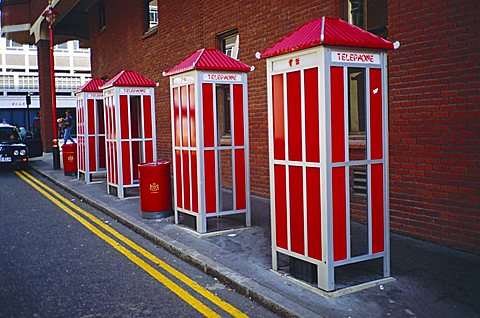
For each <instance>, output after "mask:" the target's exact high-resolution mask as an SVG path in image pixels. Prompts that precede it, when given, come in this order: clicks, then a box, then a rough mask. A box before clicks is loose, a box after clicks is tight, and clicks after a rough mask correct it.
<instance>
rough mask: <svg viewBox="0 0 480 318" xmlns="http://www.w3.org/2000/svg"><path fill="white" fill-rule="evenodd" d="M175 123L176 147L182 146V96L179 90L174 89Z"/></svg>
mask: <svg viewBox="0 0 480 318" xmlns="http://www.w3.org/2000/svg"><path fill="white" fill-rule="evenodd" d="M173 122H174V126H175V146H177V147H179V146H180V138H181V127H182V125H181V122H180V96H179V95H178V88H174V89H173Z"/></svg>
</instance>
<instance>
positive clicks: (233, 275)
mask: <svg viewBox="0 0 480 318" xmlns="http://www.w3.org/2000/svg"><path fill="white" fill-rule="evenodd" d="M31 169H32V170H34V171H36V172H37V173H39V174H40V175H42V176H43V177H45V178H46V179H48V180H49V181H51V182H53V183H54V184H56V185H57V186H59V187H60V188H62V189H63V190H65V191H67V192H68V193H70V194H72V195H74V196H75V197H77V198H79V199H81V200H83V201H84V202H85V203H87V204H88V205H90V206H92V207H93V208H95V209H97V210H99V211H101V212H103V213H104V214H106V215H108V216H109V217H111V218H113V219H114V220H116V221H117V222H119V223H121V224H123V225H125V226H126V227H128V228H129V229H131V230H133V231H134V232H136V233H138V234H140V235H142V236H143V237H145V238H146V239H148V240H149V241H151V242H153V243H154V244H156V245H158V246H160V247H162V248H164V249H165V250H167V251H168V252H170V253H172V254H173V255H175V256H177V257H179V258H180V259H182V260H183V261H185V262H187V263H189V264H191V265H193V266H195V267H197V268H199V269H200V270H202V271H203V272H204V273H206V274H208V275H210V276H214V277H216V278H218V279H219V281H221V282H222V283H224V284H225V285H227V286H229V287H231V288H233V289H235V290H236V291H237V292H239V293H240V294H242V295H244V296H247V297H250V298H251V299H253V300H254V301H256V302H258V303H259V304H261V305H262V306H264V307H266V308H267V309H269V310H271V311H273V312H274V313H276V314H278V315H280V316H282V317H323V316H320V315H319V314H317V313H315V312H312V311H310V310H309V309H307V308H304V307H301V306H299V305H298V304H297V303H295V302H293V301H291V300H290V299H288V298H286V297H284V296H282V295H280V294H278V293H277V292H275V291H273V290H272V289H270V288H268V287H265V286H263V285H261V284H259V283H258V282H257V281H255V280H253V279H251V278H249V277H246V276H245V275H243V274H240V273H238V272H236V271H234V270H232V269H230V268H228V267H226V266H224V265H222V264H219V263H217V262H215V260H213V259H212V258H210V257H208V256H205V255H203V254H200V253H199V252H197V251H196V250H193V249H191V248H189V247H188V246H185V245H184V244H183V243H181V242H178V241H175V242H174V243H175V244H172V242H171V239H170V240H167V239H166V238H162V237H161V236H159V235H156V234H154V233H152V231H151V229H148V228H147V227H148V226H145V227H143V226H141V225H138V224H136V223H135V222H133V221H132V220H129V219H128V218H126V217H124V216H122V215H121V213H120V212H119V211H116V210H115V209H109V208H107V207H105V206H104V205H102V204H101V203H99V202H97V201H95V200H93V199H91V198H89V197H87V196H85V195H83V194H82V193H80V192H77V191H75V190H74V189H72V188H70V187H68V186H66V185H65V184H63V183H62V182H60V181H58V180H56V179H54V178H52V177H51V176H49V175H48V174H46V173H44V172H42V171H41V170H40V169H37V168H35V167H33V166H31ZM267 295H268V296H267Z"/></svg>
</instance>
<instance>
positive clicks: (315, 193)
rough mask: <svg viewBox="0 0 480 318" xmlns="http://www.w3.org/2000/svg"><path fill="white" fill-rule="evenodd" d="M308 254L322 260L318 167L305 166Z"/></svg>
mask: <svg viewBox="0 0 480 318" xmlns="http://www.w3.org/2000/svg"><path fill="white" fill-rule="evenodd" d="M306 173H307V232H308V234H307V235H308V256H309V257H312V258H314V259H317V260H320V261H321V260H322V214H321V205H320V203H321V199H320V194H321V187H320V169H319V168H310V167H307V172H306Z"/></svg>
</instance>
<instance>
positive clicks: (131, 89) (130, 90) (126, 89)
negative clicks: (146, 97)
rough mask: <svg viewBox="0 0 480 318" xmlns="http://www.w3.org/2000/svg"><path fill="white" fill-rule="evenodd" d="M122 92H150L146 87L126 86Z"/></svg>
mask: <svg viewBox="0 0 480 318" xmlns="http://www.w3.org/2000/svg"><path fill="white" fill-rule="evenodd" d="M122 93H126V94H131V93H139V94H146V93H148V91H147V89H146V88H124V89H122Z"/></svg>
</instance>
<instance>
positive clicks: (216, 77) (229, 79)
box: [203, 73, 242, 82]
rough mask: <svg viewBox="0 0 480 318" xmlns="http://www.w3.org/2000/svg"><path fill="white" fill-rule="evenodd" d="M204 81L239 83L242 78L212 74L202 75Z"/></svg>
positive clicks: (236, 75)
mask: <svg viewBox="0 0 480 318" xmlns="http://www.w3.org/2000/svg"><path fill="white" fill-rule="evenodd" d="M203 80H204V81H217V82H240V81H241V80H242V76H241V75H239V74H214V73H206V74H203Z"/></svg>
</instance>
